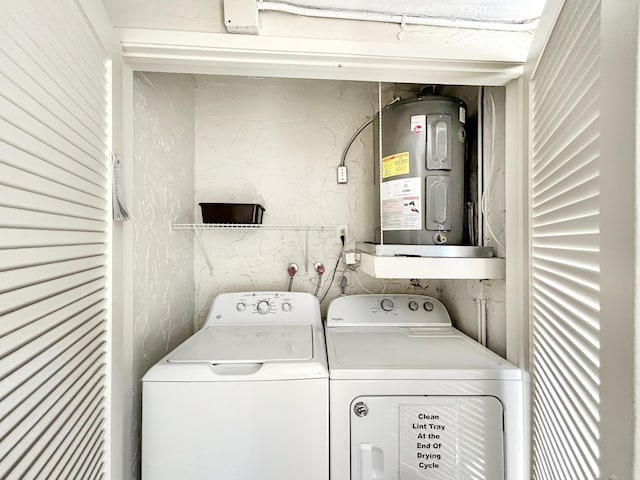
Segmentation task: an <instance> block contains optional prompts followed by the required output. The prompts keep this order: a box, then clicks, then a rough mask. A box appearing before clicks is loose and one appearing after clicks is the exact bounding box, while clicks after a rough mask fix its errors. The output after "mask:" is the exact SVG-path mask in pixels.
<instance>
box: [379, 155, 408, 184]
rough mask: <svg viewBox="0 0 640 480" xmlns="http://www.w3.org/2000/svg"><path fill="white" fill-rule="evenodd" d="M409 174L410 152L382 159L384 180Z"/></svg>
mask: <svg viewBox="0 0 640 480" xmlns="http://www.w3.org/2000/svg"><path fill="white" fill-rule="evenodd" d="M407 173H409V152H402V153H394V154H393V155H387V156H386V157H384V158H383V159H382V178H389V177H395V176H397V175H406V174H407Z"/></svg>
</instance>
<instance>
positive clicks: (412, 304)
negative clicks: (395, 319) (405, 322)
mask: <svg viewBox="0 0 640 480" xmlns="http://www.w3.org/2000/svg"><path fill="white" fill-rule="evenodd" d="M418 308H420V305H418V302H416V301H415V300H411V301H410V302H409V310H411V311H412V312H415V311H416V310H418Z"/></svg>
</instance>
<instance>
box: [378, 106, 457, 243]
mask: <svg viewBox="0 0 640 480" xmlns="http://www.w3.org/2000/svg"><path fill="white" fill-rule="evenodd" d="M466 110H467V108H466V105H465V103H464V102H463V101H462V100H459V99H457V98H454V97H445V96H437V95H430V96H420V97H418V98H417V100H411V101H402V102H397V103H394V104H392V105H391V106H389V107H387V108H385V109H383V112H382V164H381V165H380V166H381V168H382V171H381V173H380V171H379V169H376V177H377V178H380V179H381V183H380V184H379V185H378V188H376V196H377V199H376V200H377V201H379V206H380V208H381V212H382V213H381V222H382V225H381V230H382V232H383V241H384V243H385V244H399V245H441V244H448V245H462V242H463V233H464V224H465V222H464V206H465V198H464V191H465V190H464V189H465V174H464V163H465V120H466V118H465V116H466ZM376 137H377V135H376ZM376 147H377V148H376V151H379V145H376ZM377 158H379V157H377ZM377 163H378V161H377V160H376V164H377Z"/></svg>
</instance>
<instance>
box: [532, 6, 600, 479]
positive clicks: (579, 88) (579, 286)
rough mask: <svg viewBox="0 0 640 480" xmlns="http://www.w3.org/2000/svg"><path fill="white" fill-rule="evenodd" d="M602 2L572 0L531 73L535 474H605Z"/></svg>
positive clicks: (567, 476)
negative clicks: (602, 421)
mask: <svg viewBox="0 0 640 480" xmlns="http://www.w3.org/2000/svg"><path fill="white" fill-rule="evenodd" d="M599 52H600V2H599V1H598V0H567V1H566V2H565V4H564V7H563V9H562V11H561V13H560V15H559V17H558V19H557V22H556V25H555V28H554V31H553V33H552V34H551V36H550V38H549V41H548V43H547V45H546V47H545V50H544V53H543V54H542V56H541V58H540V61H539V62H538V65H537V68H536V70H535V72H534V73H533V76H532V79H531V98H530V106H531V137H530V142H531V156H532V158H531V171H530V185H531V198H530V202H531V203H530V205H531V218H530V221H531V242H532V243H531V258H530V262H531V302H532V305H531V307H532V318H531V335H532V337H531V367H532V387H533V388H532V397H533V409H532V414H533V427H532V428H533V430H532V434H533V471H534V479H536V480H542V479H545V480H547V479H548V480H558V479H562V480H595V479H597V478H599V476H600V472H599V465H598V458H599V447H598V439H599V421H600V410H599V408H600V373H599V365H600V340H599V338H600V337H599V331H600V323H599V321H600V319H599V317H600V315H599V314H600V279H599V272H600V242H599V238H600V231H599V181H598V177H599V157H600V141H599V137H600V133H599V132H600V127H599V116H600V111H599V90H600V65H599Z"/></svg>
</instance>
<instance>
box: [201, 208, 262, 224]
mask: <svg viewBox="0 0 640 480" xmlns="http://www.w3.org/2000/svg"><path fill="white" fill-rule="evenodd" d="M199 205H200V208H202V223H249V224H261V223H262V214H263V213H264V207H263V206H262V205H258V204H257V203H200V204H199Z"/></svg>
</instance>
